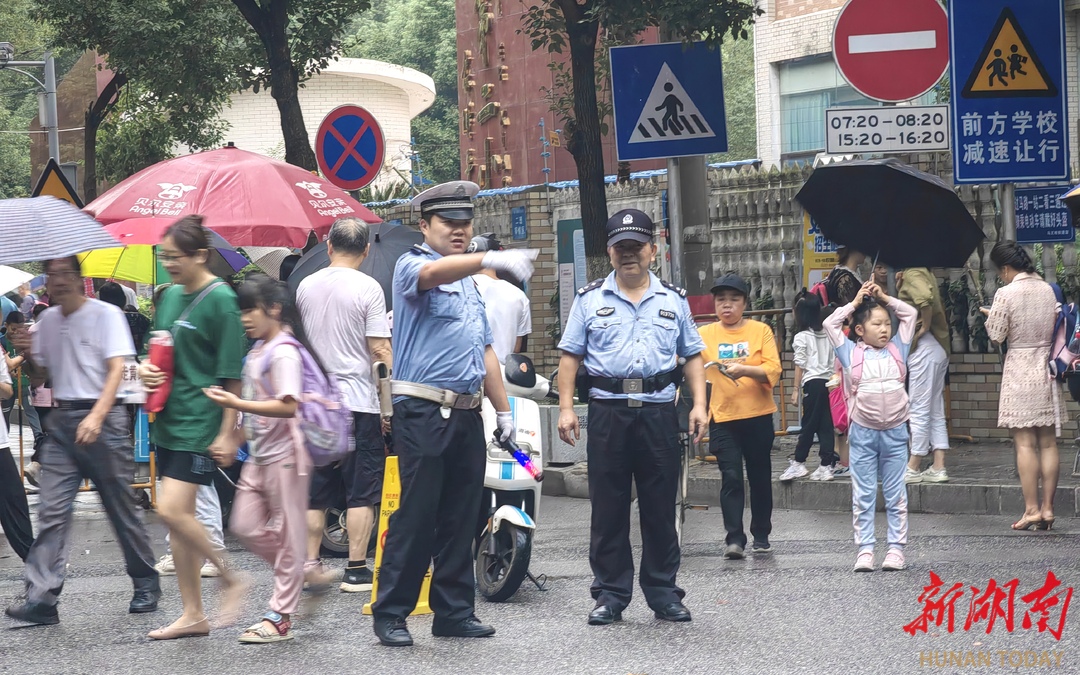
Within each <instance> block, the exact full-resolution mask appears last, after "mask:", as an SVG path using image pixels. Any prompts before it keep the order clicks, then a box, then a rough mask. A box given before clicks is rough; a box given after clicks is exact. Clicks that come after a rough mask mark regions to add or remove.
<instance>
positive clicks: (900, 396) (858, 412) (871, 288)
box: [824, 281, 918, 572]
mask: <svg viewBox="0 0 1080 675" xmlns="http://www.w3.org/2000/svg"><path fill="white" fill-rule="evenodd" d="M889 310H892V311H893V312H896V316H897V318H899V320H900V328H899V330H898V331H897V334H896V335H895V336H894V335H892V321H891V317H890V315H889ZM849 316H850V317H851V325H852V338H854V339H857V342H852V341H851V340H849V339H848V338H847V337H845V336H844V333H843V330H842V329H843V325H844V321H845V320H846V319H847V318H848V317H849ZM917 318H918V311H917V310H915V308H913V307H911V306H910V305H907V304H905V303H903V302H901V301H899V300H897V299H896V298H891V297H889V296H887V295H885V293H884V292H883V291H882V290H881V288H880V287H879V286H877V285H876V284H874V283H873V282H872V281H871V282H867V283H865V284H863V286H862V288H860V289H859V293H858V295H856V296H855V300H854V301H853V302H851V303H850V304H848V305H845V306H843V307H841V308H840V309H838V310H837V311H836V312H834V313H833V314H832V316H830V317H829V318H828V319H826V320H825V322H824V328H825V332H826V333H827V334H828V336H829V341H830V342H831V343H832V345H833V347H834V348H835V350H836V358H837V359H839V360H840V363H841V365H842V366H843V368H844V383H845V386H846V387H847V392H848V410H849V414H850V417H851V428H850V429H849V431H848V434H849V436H850V443H851V453H850V454H851V460H850V461H851V502H852V510H853V518H852V521H853V523H854V526H855V544H856V545H857V546H858V547H859V553H858V556H857V557H856V560H855V571H856V572H872V571H874V511H875V509H876V507H877V483H878V478H879V475H878V474H879V473H880V479H881V491H882V494H883V496H884V497H885V510H886V514H887V516H888V522H889V532H888V544H889V549H888V553H887V554H886V555H885V560H884V561H883V562H882V564H881V569H883V570H886V571H898V570H902V569H904V544H906V543H907V487H906V485H905V484H904V469H905V467H906V466H907V459H908V428H907V421H908V416H909V414H908V396H907V391H906V390H905V389H904V378H905V376H906V375H907V358H908V352H909V351H910V350H911V338H912V336H914V334H915V322H916V319H917ZM879 469H880V471H879Z"/></svg>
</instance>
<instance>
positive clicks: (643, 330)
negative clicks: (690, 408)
mask: <svg viewBox="0 0 1080 675" xmlns="http://www.w3.org/2000/svg"><path fill="white" fill-rule="evenodd" d="M649 277H650V279H651V283H650V284H649V289H648V290H647V291H645V295H644V296H643V297H642V298H641V301H640V302H638V303H637V304H636V305H635V304H634V303H633V302H631V301H630V299H629V298H627V297H626V295H625V294H624V293H623V292H622V291H621V290H619V286H618V284H617V283H616V281H615V273H614V272H612V273H611V274H609V275H608V276H607V278H606V279H604V282H603V283H602V284H601V285H600V286H599V287H596V288H591V289H590V287H589V286H586V287H585V288H584V289H582V290H581V291H579V292H578V296H577V297H576V298H575V299H574V305H573V307H572V308H571V309H570V315H569V316H568V317H567V320H566V326H565V328H564V329H563V335H562V339H561V340H560V341H559V349H561V350H562V351H564V352H568V353H570V354H574V355H575V356H583V357H584V361H583V363H584V365H585V370H586V371H588V373H589V374H590V375H593V376H597V377H611V378H616V379H627V378H639V377H641V378H644V377H652V376H654V375H660V374H663V373H666V372H669V371H671V370H673V369H674V368H675V366H676V365H677V363H678V360H679V358H680V357H681V358H690V357H692V356H696V355H698V354H700V353H701V352H702V351H704V349H705V342H704V341H703V340H702V339H701V334H700V333H698V330H697V326H695V325H694V320H693V315H692V314H691V313H690V305H689V303H687V302H686V298H685V297H683V295H684V294H683V292H681V291H680V290H678V289H675V288H673V287H669V286H667V285H665V284H664V283H663V282H661V281H660V278H659V277H657V276H656V275H655V274H652V273H651V272H650V273H649ZM589 396H590V397H592V398H596V399H625V398H633V399H636V400H640V401H644V402H646V403H666V402H668V401H672V400H674V399H675V385H673V384H671V385H668V386H667V387H666V388H665V389H663V390H662V391H656V392H651V393H648V394H615V393H612V392H610V391H604V390H603V389H597V388H592V389H590V390H589Z"/></svg>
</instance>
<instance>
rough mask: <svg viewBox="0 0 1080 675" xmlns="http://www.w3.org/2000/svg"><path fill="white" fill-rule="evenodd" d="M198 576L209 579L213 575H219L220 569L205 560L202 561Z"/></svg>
mask: <svg viewBox="0 0 1080 675" xmlns="http://www.w3.org/2000/svg"><path fill="white" fill-rule="evenodd" d="M199 576H200V577H202V578H204V579H210V578H213V577H220V576H221V570H220V569H218V566H217V565H215V564H214V563H212V562H210V561H209V560H207V561H206V562H204V563H203V566H202V569H200V570H199Z"/></svg>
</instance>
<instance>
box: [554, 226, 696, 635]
mask: <svg viewBox="0 0 1080 675" xmlns="http://www.w3.org/2000/svg"><path fill="white" fill-rule="evenodd" d="M653 231H654V227H653V222H652V220H650V219H649V217H648V216H647V215H645V214H644V213H642V212H641V211H638V210H636V209H628V210H625V211H620V212H619V213H616V214H615V215H614V216H612V217H611V218H610V219H609V220H608V223H607V236H608V240H607V245H608V255H609V256H610V258H611V266H612V267H613V268H615V269H614V271H613V272H612V273H611V274H609V275H608V276H607V277H606V278H604V279H598V280H596V281H594V282H592V283H590V284H589V285H587V286H585V287H584V288H582V289H581V290H579V291H578V295H577V298H575V299H574V306H573V308H572V309H571V310H570V315H569V317H568V318H567V321H566V327H565V328H564V330H563V335H562V340H561V341H560V342H559V349H561V350H562V359H561V361H560V362H559V407H560V413H559V436H560V437H561V438H562V440H563V441H565V442H567V443H569V444H571V445H573V444H574V441H575V440H577V439H579V438H580V431H579V427H578V418H577V415H576V414H575V413H574V407H573V404H574V400H573V396H574V390H575V384H576V383H577V384H578V385H579V386H580V389H581V390H582V391H585V390H587V391H588V395H587V398H588V400H589V438H588V442H587V446H586V451H587V454H588V461H589V496H590V499H591V500H592V524H591V541H590V544H589V564H590V565H591V566H592V570H593V577H594V579H593V584H592V596H593V599H594V600H596V608H595V609H593V611H592V612H591V613H590V614H589V623H590V624H591V625H607V624H610V623H613V622H615V621H619V620H621V619H622V611H623V610H624V609H625V608H626V606H627V605H628V604H630V598H631V594H632V591H633V584H634V560H633V557H632V555H631V549H630V484H631V479H633V481H634V482H635V483H636V485H637V494H638V506H639V510H640V513H641V540H642V552H641V573H640V578H639V582H640V584H641V590H642V592H643V593H644V594H645V600H646V602H648V604H649V607H650V608H652V610H653V612H654V613H655V616H656V618H658V619H662V620H665V621H689V620H690V611H689V610H688V609H687V608H686V607H685V606H684V605H683V603H682V599H683V596H684V595H685V592H684V591H683V590H682V589H681V588H679V587H678V586H677V585H676V584H675V575H676V573H677V572H678V570H679V559H680V551H679V540H678V535H677V533H676V530H675V515H674V514H673V513H672V511H673V509H672V505H673V504H674V503H675V498H676V493H677V490H678V480H679V471H680V466H681V453H680V451H679V440H678V434H679V421H678V418H677V416H676V413H675V392H676V389H677V387H678V383H679V381H680V380H681V378H682V376H684V375H685V377H686V381H687V383H688V384H689V386H690V390H691V394H692V396H693V402H694V403H693V409H692V410H691V412H690V419H689V422H690V426H689V428H690V430H691V432H692V433H693V434H694V436H695V438H696V439H697V440H700V439H701V436H702V434H703V433H704V431H705V429H706V428H707V427H708V423H709V415H708V412H707V410H706V401H705V370H704V361H703V359H702V356H701V352H702V351H703V350H704V349H705V344H704V342H702V340H701V336H700V335H699V333H698V330H697V327H696V326H695V325H694V321H693V317H692V315H691V314H690V306H689V304H688V303H687V302H686V291H684V290H682V289H681V288H678V287H676V286H673V285H671V284H669V283H667V282H665V281H661V280H660V278H659V277H657V276H656V275H655V274H653V273H652V272H650V271H649V265H650V264H651V263H652V262H653V260H654V259H655V258H656V245H655V244H654V243H653ZM681 359H685V364H684V365H683V366H682V367H680V366H679V361H680V360H681ZM582 364H584V372H583V373H579V369H580V367H581V366H582ZM578 380H581V381H580V382H578Z"/></svg>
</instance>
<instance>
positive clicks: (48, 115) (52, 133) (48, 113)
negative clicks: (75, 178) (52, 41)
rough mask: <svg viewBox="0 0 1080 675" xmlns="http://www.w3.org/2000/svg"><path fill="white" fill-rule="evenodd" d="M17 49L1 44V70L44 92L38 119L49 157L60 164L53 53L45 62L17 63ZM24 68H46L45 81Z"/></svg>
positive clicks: (49, 53)
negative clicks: (34, 83) (44, 135)
mask: <svg viewBox="0 0 1080 675" xmlns="http://www.w3.org/2000/svg"><path fill="white" fill-rule="evenodd" d="M14 57H15V49H14V47H12V46H11V43H10V42H0V70H13V71H15V72H16V73H22V74H23V75H26V76H27V77H29V78H30V79H31V80H33V81H34V82H37V84H38V86H40V87H41V88H42V90H43V100H42V101H41V105H40V106H38V118H39V119H40V120H41V123H42V124H41V126H42V127H44V128H45V131H46V133H47V134H48V138H49V157H50V158H51V159H52V160H53V161H54V162H56V163H57V165H59V164H60V121H59V115H58V114H57V112H56V65H55V63H54V60H53V55H52V52H51V51H48V52H45V60H44V61H15V60H14ZM23 68H44V70H45V81H44V82H42V81H41V80H39V79H37V78H36V77H34V76H33V75H32V74H30V73H28V72H27V71H25V70H22V69H23Z"/></svg>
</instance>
